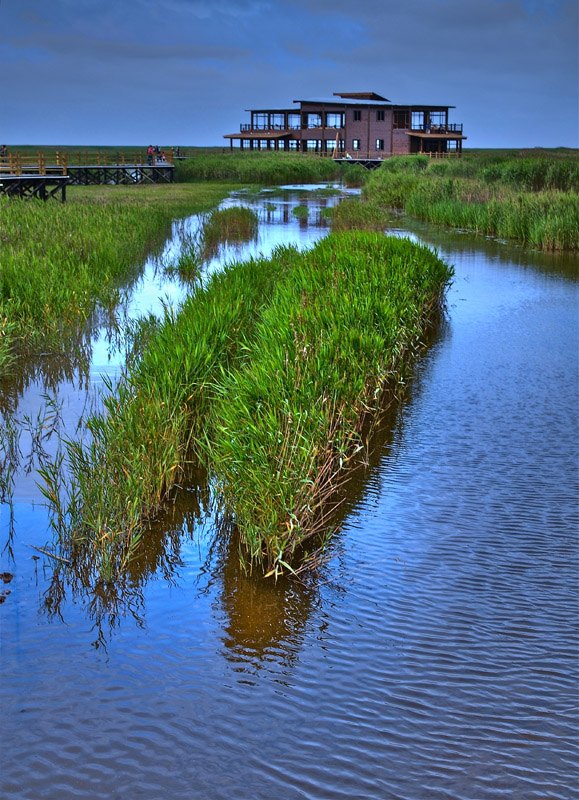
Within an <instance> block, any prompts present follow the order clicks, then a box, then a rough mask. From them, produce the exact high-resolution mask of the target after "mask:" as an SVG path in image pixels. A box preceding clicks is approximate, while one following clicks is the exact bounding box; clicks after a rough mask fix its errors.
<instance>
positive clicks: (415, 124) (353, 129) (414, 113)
mask: <svg viewBox="0 0 579 800" xmlns="http://www.w3.org/2000/svg"><path fill="white" fill-rule="evenodd" d="M293 102H294V103H295V104H297V105H296V106H295V107H293V108H264V109H251V110H249V113H250V114H251V122H249V123H243V124H242V125H241V126H240V130H239V133H228V134H226V135H225V137H224V138H225V139H229V142H230V147H231V148H232V149H233V146H234V142H238V143H239V148H240V149H241V150H265V149H267V150H288V151H289V150H293V151H299V152H303V153H306V152H307V153H310V152H311V153H318V154H320V155H327V156H331V157H333V158H366V159H379V158H385V157H388V156H391V155H409V154H411V153H429V154H433V155H434V154H436V155H443V154H448V153H455V154H457V155H460V154H461V152H462V142H463V139H466V136H463V133H462V124H456V123H450V122H449V121H448V110H449V108H454V106H436V105H397V104H396V103H392V102H391V101H390V100H387V99H386V98H385V97H382V96H381V95H379V94H376V93H375V92H334V94H333V96H332V97H328V98H320V99H313V100H294V101H293Z"/></svg>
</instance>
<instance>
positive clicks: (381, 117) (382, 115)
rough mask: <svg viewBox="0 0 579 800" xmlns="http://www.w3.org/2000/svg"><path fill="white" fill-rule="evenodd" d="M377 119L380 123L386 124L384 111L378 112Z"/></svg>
mask: <svg viewBox="0 0 579 800" xmlns="http://www.w3.org/2000/svg"><path fill="white" fill-rule="evenodd" d="M376 119H377V120H378V122H384V111H383V110H380V111H377V112H376Z"/></svg>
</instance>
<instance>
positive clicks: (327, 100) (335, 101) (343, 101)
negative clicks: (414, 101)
mask: <svg viewBox="0 0 579 800" xmlns="http://www.w3.org/2000/svg"><path fill="white" fill-rule="evenodd" d="M294 103H315V104H317V105H334V106H391V105H392V103H391V102H390V101H389V100H356V99H354V98H351V97H313V98H308V99H306V100H294Z"/></svg>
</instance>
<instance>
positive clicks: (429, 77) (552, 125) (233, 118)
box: [0, 0, 579, 147]
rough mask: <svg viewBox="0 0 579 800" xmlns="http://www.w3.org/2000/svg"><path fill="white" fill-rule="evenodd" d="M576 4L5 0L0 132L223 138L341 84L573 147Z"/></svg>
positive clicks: (0, 22)
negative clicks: (254, 114) (252, 119)
mask: <svg viewBox="0 0 579 800" xmlns="http://www.w3.org/2000/svg"><path fill="white" fill-rule="evenodd" d="M578 39H579V33H578V3H577V0H572V2H566V1H565V0H0V68H1V70H2V72H1V74H2V76H3V77H2V80H1V84H0V85H1V86H2V88H1V90H0V142H1V143H6V144H8V145H15V144H47V145H69V146H70V145H119V146H120V145H138V146H142V145H145V146H146V145H147V144H149V143H152V144H156V143H159V144H162V145H163V146H170V145H172V146H176V145H180V146H184V147H186V146H192V145H194V146H207V147H208V146H214V145H226V146H228V142H227V141H226V140H225V139H223V135H224V134H227V133H233V132H236V131H238V130H239V124H240V123H241V122H248V121H249V115H248V114H247V113H246V109H250V108H267V107H273V108H280V107H281V108H283V107H292V105H293V101H294V100H302V99H308V98H315V97H325V96H328V95H331V94H332V93H333V92H339V91H340V92H356V91H373V92H377V93H378V94H381V95H383V96H384V97H387V98H388V99H389V100H391V101H392V102H394V103H400V104H425V103H433V104H437V105H449V106H456V108H455V109H451V112H450V121H451V122H459V123H460V122H462V123H463V125H464V133H465V135H466V136H467V137H468V139H467V142H465V146H467V147H468V146H470V147H559V146H566V147H578V146H579V141H578V117H579V109H578V92H579V87H578V84H579V65H578Z"/></svg>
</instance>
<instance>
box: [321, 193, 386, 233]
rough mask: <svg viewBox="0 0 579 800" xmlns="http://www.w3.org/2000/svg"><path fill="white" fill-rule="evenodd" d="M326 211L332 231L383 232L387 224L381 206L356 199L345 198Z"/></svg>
mask: <svg viewBox="0 0 579 800" xmlns="http://www.w3.org/2000/svg"><path fill="white" fill-rule="evenodd" d="M328 211H329V213H328V217H329V219H330V221H331V226H332V230H333V231H347V230H369V231H384V230H385V229H386V228H387V226H388V224H389V218H388V217H387V215H386V214H385V213H384V208H383V207H382V206H380V205H378V203H375V202H373V201H367V200H364V199H361V198H358V197H356V198H346V199H344V200H342V202H341V203H338V205H336V206H334V207H333V208H331V209H328Z"/></svg>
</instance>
